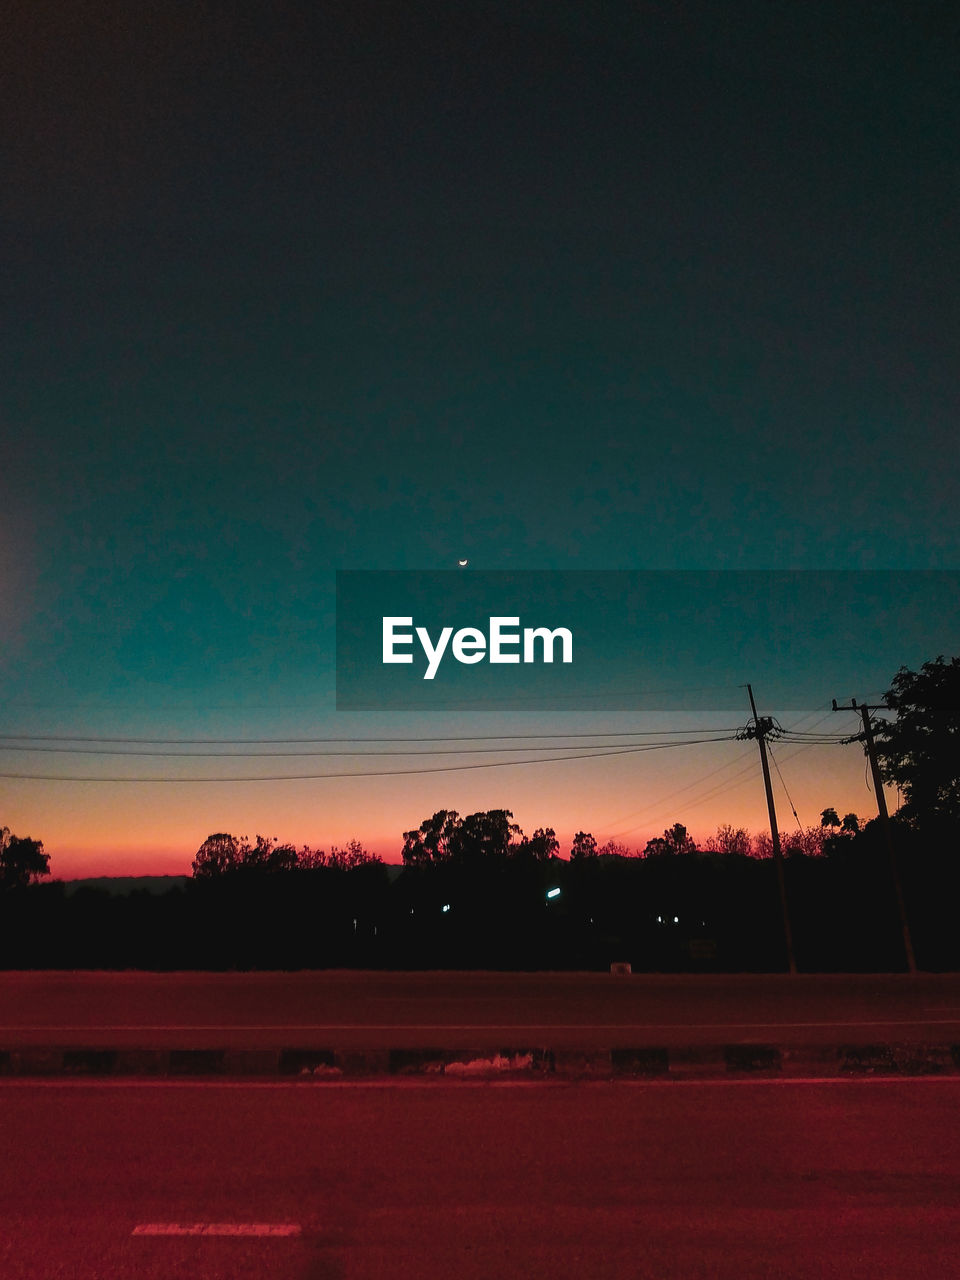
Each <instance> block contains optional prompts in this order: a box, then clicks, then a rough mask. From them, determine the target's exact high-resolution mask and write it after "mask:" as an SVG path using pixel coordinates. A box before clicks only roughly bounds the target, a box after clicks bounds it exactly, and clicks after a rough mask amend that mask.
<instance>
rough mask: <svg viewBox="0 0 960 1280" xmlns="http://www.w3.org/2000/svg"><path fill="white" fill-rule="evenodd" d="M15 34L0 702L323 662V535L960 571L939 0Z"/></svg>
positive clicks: (92, 24) (536, 7)
mask: <svg viewBox="0 0 960 1280" xmlns="http://www.w3.org/2000/svg"><path fill="white" fill-rule="evenodd" d="M4 45H5V48H4V51H3V53H2V54H0V59H2V66H0V82H2V83H3V85H4V86H5V87H4V91H3V92H4V101H3V110H4V127H3V154H2V156H0V163H2V171H3V174H4V178H3V184H2V191H0V236H2V240H0V242H2V246H3V249H2V253H3V288H2V300H0V335H2V336H0V361H2V368H3V380H2V384H3V391H2V414H3V418H2V431H3V437H4V450H3V459H4V468H3V474H4V501H3V504H2V510H0V533H2V537H3V542H4V545H5V548H6V549H5V551H4V553H3V561H2V567H3V572H4V578H5V581H4V583H3V587H2V599H3V601H4V606H5V610H6V613H7V617H8V622H9V624H10V632H9V636H8V639H9V644H8V651H7V658H6V660H5V662H4V664H3V669H2V671H0V692H2V694H3V697H4V700H5V701H6V702H9V701H10V700H14V701H19V702H21V703H27V702H29V701H31V700H33V701H35V702H43V703H49V704H50V705H51V706H55V704H57V703H58V702H63V703H64V704H66V702H68V701H80V702H85V701H87V700H88V699H96V700H98V701H100V702H102V703H103V704H104V707H105V712H106V713H109V710H110V706H111V699H113V698H115V699H116V700H117V705H118V706H119V705H120V704H121V703H122V701H123V699H124V698H129V699H132V700H133V701H135V702H137V703H138V704H139V703H142V702H144V701H145V702H146V703H147V704H148V707H147V711H146V721H147V727H149V728H160V727H162V726H163V724H164V723H165V721H166V720H167V719H168V711H167V709H166V708H167V707H168V704H170V702H171V698H172V697H180V696H181V694H182V695H183V696H184V697H187V698H188V701H189V699H190V698H192V699H194V700H196V701H198V702H199V701H200V700H202V699H204V698H205V699H206V700H207V701H209V702H211V703H216V702H221V701H224V700H228V701H230V700H236V701H240V702H242V701H243V700H244V699H245V698H246V697H248V695H249V691H250V690H251V689H253V688H255V689H256V690H257V691H258V696H259V697H260V699H261V701H266V702H267V703H269V702H270V700H271V698H272V699H274V700H277V699H281V698H282V699H286V700H287V701H292V702H294V703H296V702H297V701H299V700H301V699H302V698H304V697H308V696H313V686H312V685H311V686H309V689H308V682H309V681H310V680H312V679H313V678H314V676H315V675H316V673H318V672H319V673H320V675H321V676H322V677H323V680H324V681H325V683H324V685H323V689H324V691H327V690H328V688H329V681H328V680H327V677H328V676H329V673H330V666H331V661H332V649H331V646H332V634H333V633H332V605H333V572H334V570H335V569H337V568H380V569H400V568H418V569H432V568H446V567H449V566H450V565H451V564H452V563H453V562H454V560H455V558H456V557H457V556H458V555H466V556H469V557H470V559H471V563H472V564H473V565H475V566H476V567H478V568H489V569H496V568H516V569H533V568H537V569H543V568H556V569H560V568H571V569H600V568H758V567H761V568H768V567H769V568H844V569H850V568H868V569H877V568H953V567H957V566H958V562H960V523H958V515H957V512H958V509H960V504H958V503H957V501H956V497H957V448H956V422H957V407H958V405H957V376H956V353H957V351H958V350H960V325H958V301H957V300H958V296H960V294H958V265H960V264H958V255H960V249H958V237H957V235H956V225H957V222H956V217H957V194H958V156H957V141H956V140H957V138H958V137H960V95H958V94H957V89H956V86H957V82H958V81H957V70H958V67H957V63H958V53H960V37H958V32H957V22H956V17H955V9H954V7H953V6H952V5H950V4H946V3H937V2H936V0H931V2H930V3H883V2H880V3H878V2H876V0H872V2H871V3H845V4H841V5H837V4H834V3H805V4H793V3H790V4H787V3H778V2H776V0H774V2H764V3H760V2H759V0H756V2H750V3H732V4H729V5H727V4H724V5H718V4H715V3H713V0H700V2H699V3H696V2H694V3H684V4H679V3H667V2H666V0H664V2H663V3H637V4H621V3H589V4H585V3H566V2H565V0H550V2H549V3H547V2H546V0H543V2H542V3H541V2H536V3H522V2H521V3H502V4H500V3H490V2H486V3H484V2H480V0H462V2H461V3H458V4H456V5H451V4H448V3H439V2H437V3H424V2H423V0H413V2H411V3H403V4H399V3H398V4H394V3H385V2H383V0H377V2H376V3H373V2H365V0H362V2H347V0H342V2H340V3H327V4H315V3H312V2H311V3H308V2H307V0H302V2H299V3H298V2H291V3H287V4H277V5H252V4H251V5H243V4H239V5H238V4H233V3H223V4H218V3H209V4H204V5H190V6H182V5H175V4H162V3H161V4H157V5H152V6H150V5H136V6H127V5H119V4H115V5H110V4H106V3H103V0H90V2H89V3H85V4H77V5H71V6H66V7H65V8H64V7H61V12H57V11H56V9H55V8H54V7H52V6H51V7H49V8H46V9H44V8H42V7H38V6H36V5H33V4H21V5H18V6H14V11H13V14H12V16H11V18H10V19H9V21H8V22H7V26H6V31H5V39H4ZM930 656H933V655H930ZM891 674H892V673H891ZM843 692H846V691H843ZM154 695H156V696H155V697H154ZM324 696H326V692H324ZM107 718H108V717H107ZM28 722H29V716H28V717H27V719H26V720H24V721H23V724H24V726H26V725H27V724H28ZM29 723H33V722H29ZM72 723H76V720H74V721H72Z"/></svg>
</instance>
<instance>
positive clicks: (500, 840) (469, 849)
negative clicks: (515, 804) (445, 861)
mask: <svg viewBox="0 0 960 1280" xmlns="http://www.w3.org/2000/svg"><path fill="white" fill-rule="evenodd" d="M512 817H513V814H512V813H511V812H510V810H509V809H488V810H486V811H485V812H482V813H468V814H467V816H466V817H465V818H464V819H463V820H462V822H460V823H458V824H457V825H456V826H455V827H454V829H453V831H452V832H451V834H450V854H451V857H452V858H453V859H454V860H455V861H457V862H460V863H464V864H477V863H484V862H487V863H489V862H494V861H502V860H504V859H506V858H508V857H509V856H510V853H511V851H512V849H513V848H515V846H514V841H515V840H516V838H517V837H518V836H522V835H523V832H522V831H521V830H520V827H519V826H518V825H517V823H515V822H511V821H510V819H511V818H512Z"/></svg>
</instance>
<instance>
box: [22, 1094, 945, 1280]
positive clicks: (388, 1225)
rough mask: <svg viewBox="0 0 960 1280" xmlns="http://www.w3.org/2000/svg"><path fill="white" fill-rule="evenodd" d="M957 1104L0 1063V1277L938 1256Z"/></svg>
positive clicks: (800, 1265)
mask: <svg viewBox="0 0 960 1280" xmlns="http://www.w3.org/2000/svg"><path fill="white" fill-rule="evenodd" d="M958 1105H960V1080H957V1079H953V1078H951V1079H925V1080H913V1081H883V1080H867V1081H862V1080H861V1081H852V1080H843V1081H834V1082H831V1083H823V1082H817V1083H806V1084H804V1083H788V1082H780V1081H776V1080H769V1081H746V1082H740V1083H734V1082H725V1081H723V1082H721V1081H717V1082H713V1083H708V1082H698V1083H694V1082H690V1083H685V1084H664V1085H657V1084H654V1083H642V1084H626V1083H616V1084H609V1083H607V1084H574V1085H558V1084H519V1085H518V1084H513V1085H507V1084H487V1085H472V1084H465V1083H458V1084H454V1085H448V1084H437V1083H434V1084H430V1085H419V1084H410V1083H400V1084H398V1083H391V1084H386V1085H384V1086H378V1085H371V1084H366V1085H352V1086H351V1085H335V1086H332V1087H331V1086H327V1087H323V1088H318V1087H316V1086H311V1085H309V1084H308V1085H297V1084H275V1085H263V1084H259V1085H258V1084H223V1083H213V1082H211V1083H207V1084H196V1083H189V1084H182V1083H181V1084H173V1083H160V1082H127V1083H118V1082H108V1081H104V1082H99V1083H79V1082H76V1083H61V1082H47V1083H45V1084H44V1083H36V1082H11V1081H7V1082H5V1083H2V1084H0V1275H3V1277H4V1280H27V1278H29V1280H37V1278H38V1277H41V1278H42V1280H58V1278H59V1277H64V1278H66V1277H69V1278H70V1280H94V1278H96V1280H108V1278H109V1280H128V1278H132V1277H137V1278H138V1280H161V1277H162V1280H175V1278H177V1277H205V1278H206V1280H216V1278H220V1277H223V1278H226V1277H230V1280H242V1278H243V1277H248V1276H249V1277H253V1276H256V1277H259V1278H260V1280H266V1278H269V1277H291V1278H295V1280H308V1278H309V1280H332V1278H334V1277H342V1278H344V1280H345V1278H347V1277H350V1278H354V1280H386V1278H388V1277H389V1280H405V1278H407V1277H410V1278H411V1280H413V1278H415V1280H424V1277H433V1276H438V1277H439V1276H455V1277H457V1280H481V1278H482V1280H491V1277H504V1280H511V1278H512V1277H516V1276H523V1277H524V1280H541V1278H543V1280H547V1278H548V1277H549V1280H567V1278H569V1280H584V1277H590V1280H608V1278H613V1277H616V1278H618V1280H619V1278H620V1277H631V1280H674V1278H676V1280H681V1278H682V1280H698V1278H702V1280H705V1278H706V1277H710V1278H711V1280H728V1278H729V1280H757V1278H759V1277H764V1278H768V1277H816V1278H817V1280H821V1278H825V1280H829V1278H830V1277H842V1278H843V1280H858V1278H862V1280H882V1278H883V1277H895V1278H896V1280H913V1278H914V1277H917V1278H919V1277H924V1280H926V1278H927V1277H930V1276H949V1275H956V1274H957V1258H958V1257H960V1127H958V1126H957V1124H956V1114H957V1107H958ZM172 1228H177V1229H178V1230H179V1231H181V1232H182V1231H183V1230H185V1229H188V1230H190V1231H192V1232H198V1233H199V1234H187V1235H184V1234H172V1235H171V1234H149V1233H147V1232H148V1231H152V1232H157V1231H163V1232H167V1231H170V1230H171V1229H172ZM255 1229H257V1230H259V1231H260V1232H262V1233H263V1234H250V1233H252V1232H253V1231H254V1230H255ZM223 1232H230V1233H231V1234H222V1233H223ZM281 1232H283V1233H286V1234H281Z"/></svg>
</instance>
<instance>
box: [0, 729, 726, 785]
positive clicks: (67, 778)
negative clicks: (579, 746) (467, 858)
mask: <svg viewBox="0 0 960 1280" xmlns="http://www.w3.org/2000/svg"><path fill="white" fill-rule="evenodd" d="M716 741H725V739H716V738H695V739H692V740H690V741H689V742H661V743H652V744H646V745H643V746H632V747H616V748H614V749H613V750H600V751H591V752H585V753H583V754H581V755H576V756H561V757H559V758H558V757H556V756H541V757H539V758H537V759H534V760H483V761H480V762H478V763H475V764H451V765H436V766H431V767H429V768H424V769H419V768H418V769H386V770H385V769H372V770H363V771H360V770H357V771H351V772H348V773H294V774H276V775H269V776H264V775H262V774H256V775H253V776H245V777H239V778H237V777H235V778H209V777H205V778H169V777H166V778H165V777H147V778H144V777H103V776H99V775H93V776H89V775H88V776H77V775H64V774H30V773H0V778H9V779H13V780H16V781H20V782H110V783H114V782H145V783H152V782H155V783H204V784H210V783H223V782H316V781H321V780H324V779H332V778H393V777H402V776H404V775H409V774H421V773H455V772H459V771H463V770H466V769H496V768H503V767H507V768H510V767H513V766H519V765H525V764H563V763H565V762H566V761H568V760H605V759H607V757H609V756H620V755H633V754H636V753H638V752H641V751H664V750H669V749H670V748H673V747H692V746H699V745H701V744H703V743H705V742H716ZM531 750H536V748H535V747H532V748H531Z"/></svg>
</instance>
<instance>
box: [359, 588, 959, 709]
mask: <svg viewBox="0 0 960 1280" xmlns="http://www.w3.org/2000/svg"><path fill="white" fill-rule="evenodd" d="M958 652H960V572H957V571H952V570H928V571H892V570H891V571H876V572H864V571H849V572H844V571H797V572H785V571H769V572H765V571H749V572H739V571H731V572H717V571H679V572H658V571H654V570H650V571H619V570H616V571H610V572H602V571H590V572H587V571H572V572H541V571H527V572H499V571H494V572H483V571H480V572H474V571H472V570H469V569H465V570H450V571H439V572H381V571H376V570H370V571H349V572H348V571H342V572H339V573H338V574H337V709H338V710H340V711H361V710H387V711H389V710H395V711H430V710H435V711H450V710H455V709H463V710H464V711H483V710H497V711H505V710H506V711H591V710H621V711H622V710H648V711H664V710H696V709H699V708H702V707H710V708H716V709H718V710H725V709H732V710H740V711H742V710H743V707H744V692H743V686H744V685H745V684H746V683H748V682H750V683H752V684H753V686H754V688H755V690H757V692H758V694H759V695H760V698H761V699H762V702H763V704H764V706H765V707H766V708H768V709H770V708H777V709H780V710H791V709H796V710H806V709H810V708H813V707H818V706H821V705H823V704H824V703H825V702H826V703H829V700H830V699H831V698H834V697H836V698H843V699H846V698H849V697H857V698H863V697H867V698H870V699H873V700H876V699H877V698H878V696H879V694H880V693H882V692H883V691H884V690H886V689H887V688H888V687H889V685H890V681H891V679H892V677H893V676H894V675H895V673H896V672H897V670H898V669H899V667H900V666H907V667H910V668H911V669H916V668H917V667H918V666H920V665H921V664H922V663H923V662H925V661H929V660H932V659H934V658H936V657H937V655H938V654H944V655H947V656H953V655H955V654H956V653H958Z"/></svg>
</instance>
